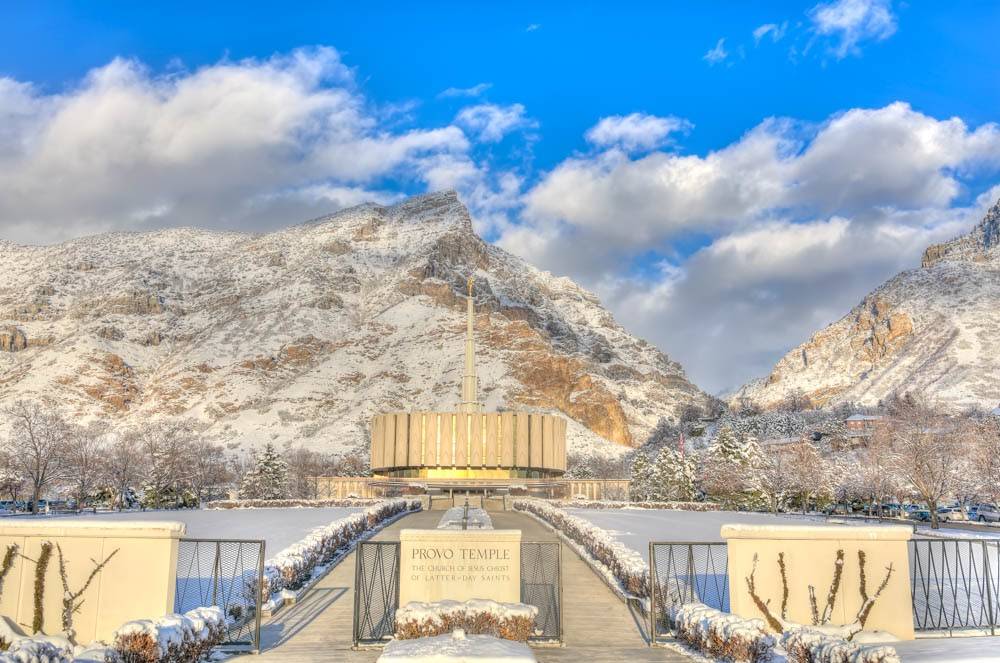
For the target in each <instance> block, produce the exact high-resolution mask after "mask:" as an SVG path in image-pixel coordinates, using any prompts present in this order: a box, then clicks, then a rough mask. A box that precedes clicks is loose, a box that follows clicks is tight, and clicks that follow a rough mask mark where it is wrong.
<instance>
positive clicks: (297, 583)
mask: <svg viewBox="0 0 1000 663" xmlns="http://www.w3.org/2000/svg"><path fill="white" fill-rule="evenodd" d="M420 507H421V503H420V500H407V499H394V500H383V501H381V502H378V503H377V504H374V505H372V506H370V507H368V508H367V509H365V510H364V511H362V512H360V513H352V514H351V515H349V516H345V517H344V518H340V519H338V520H335V521H333V522H332V523H330V524H329V525H324V526H322V527H317V528H316V529H314V530H313V531H312V532H310V533H309V534H308V535H307V536H306V537H305V538H304V539H302V540H301V541H299V542H297V543H293V544H292V545H290V546H288V547H287V548H285V549H284V550H282V551H280V552H279V553H278V554H276V555H275V556H274V557H272V558H271V559H269V560H267V561H266V562H264V596H267V597H270V596H272V595H274V594H276V593H277V592H280V591H281V590H283V589H292V590H295V589H299V588H301V587H302V586H303V585H305V584H306V583H307V582H308V581H309V580H310V579H311V578H312V576H313V571H314V570H315V569H316V568H317V567H318V566H321V565H323V564H327V563H329V562H331V561H333V560H334V558H336V556H337V553H338V551H341V550H345V549H347V548H348V547H349V546H350V545H351V544H352V543H354V542H355V541H357V540H358V539H359V538H360V537H361V536H362V535H364V534H365V533H366V532H368V531H369V530H371V529H374V528H376V527H378V526H379V525H381V524H382V523H384V522H385V521H386V520H389V519H390V518H394V517H396V516H398V515H399V514H401V513H405V512H407V511H418V510H419V509H420ZM255 582H256V579H251V580H249V581H248V584H247V592H248V596H255V594H256V585H255Z"/></svg>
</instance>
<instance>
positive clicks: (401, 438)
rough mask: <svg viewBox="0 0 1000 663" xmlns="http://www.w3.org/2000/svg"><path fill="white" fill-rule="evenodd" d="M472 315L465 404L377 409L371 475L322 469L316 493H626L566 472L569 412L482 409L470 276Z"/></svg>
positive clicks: (470, 288)
mask: <svg viewBox="0 0 1000 663" xmlns="http://www.w3.org/2000/svg"><path fill="white" fill-rule="evenodd" d="M466 317H467V319H466V333H465V370H464V373H463V375H462V388H461V399H460V402H459V405H458V408H457V409H455V410H453V411H445V412H423V411H420V412H413V411H410V412H385V413H382V414H377V415H375V417H373V418H372V423H371V450H370V451H371V459H370V464H371V471H372V476H371V477H361V478H359V477H317V478H316V489H317V495H318V496H319V497H321V498H341V497H348V496H351V495H356V496H358V497H374V496H381V495H399V494H419V493H425V492H426V493H431V494H434V493H445V494H453V493H455V492H459V493H480V494H485V495H490V494H492V495H500V494H531V495H539V496H545V497H573V496H587V497H588V498H590V499H601V498H602V497H604V496H605V495H606V494H607V495H608V496H611V494H615V495H617V494H619V493H621V494H625V495H627V494H628V485H627V484H628V482H627V481H613V482H609V481H603V480H583V479H581V480H571V479H564V478H563V475H564V474H565V472H566V420H565V419H564V418H563V417H562V416H560V415H557V414H547V413H538V412H529V411H525V410H504V411H500V412H485V411H484V410H483V405H482V403H480V402H479V400H478V386H479V385H478V377H477V374H476V362H475V339H474V330H473V322H474V310H473V280H472V279H471V278H470V279H469V281H468V300H467V309H466ZM612 483H613V484H614V486H611V485H610V484H612ZM619 484H624V485H619Z"/></svg>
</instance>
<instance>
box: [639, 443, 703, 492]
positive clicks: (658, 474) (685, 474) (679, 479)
mask: <svg viewBox="0 0 1000 663" xmlns="http://www.w3.org/2000/svg"><path fill="white" fill-rule="evenodd" d="M652 474H653V482H652V483H653V486H652V490H651V491H650V492H651V497H650V499H653V500H656V501H663V502H665V501H670V500H682V501H689V500H692V499H694V496H695V487H694V478H695V468H694V463H693V462H692V461H691V459H690V458H688V457H687V456H682V455H681V453H680V452H679V451H678V450H676V449H674V448H673V447H664V448H663V449H661V450H660V453H659V454H657V456H656V461H655V462H654V464H653V472H652Z"/></svg>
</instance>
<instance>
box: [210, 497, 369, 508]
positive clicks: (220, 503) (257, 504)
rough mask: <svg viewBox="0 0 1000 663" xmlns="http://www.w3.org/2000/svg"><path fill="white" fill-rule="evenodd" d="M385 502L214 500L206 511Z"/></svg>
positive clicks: (350, 499) (350, 505)
mask: <svg viewBox="0 0 1000 663" xmlns="http://www.w3.org/2000/svg"><path fill="white" fill-rule="evenodd" d="M382 501H383V500H377V499H362V498H357V497H354V498H347V499H328V500H304V499H289V500H213V501H211V502H208V503H207V504H206V505H205V508H206V509H291V508H296V507H359V506H371V505H373V504H378V503H379V502H382Z"/></svg>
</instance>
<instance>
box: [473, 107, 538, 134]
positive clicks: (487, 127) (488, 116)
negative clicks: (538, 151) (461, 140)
mask: <svg viewBox="0 0 1000 663" xmlns="http://www.w3.org/2000/svg"><path fill="white" fill-rule="evenodd" d="M455 122H456V124H458V125H459V126H462V127H465V128H466V129H468V130H469V131H471V132H472V133H474V134H476V135H477V136H478V137H479V139H480V140H482V141H485V142H488V143H495V142H498V141H500V140H502V139H503V137H504V136H506V135H507V134H509V133H511V132H512V131H517V130H520V129H531V128H535V127H537V126H538V123H537V122H536V121H535V120H532V119H531V118H529V117H527V115H526V113H525V109H524V106H522V105H521V104H510V105H509V106H500V105H498V104H478V105H476V106H467V107H465V108H463V109H462V110H460V111H459V112H458V115H456V116H455Z"/></svg>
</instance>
